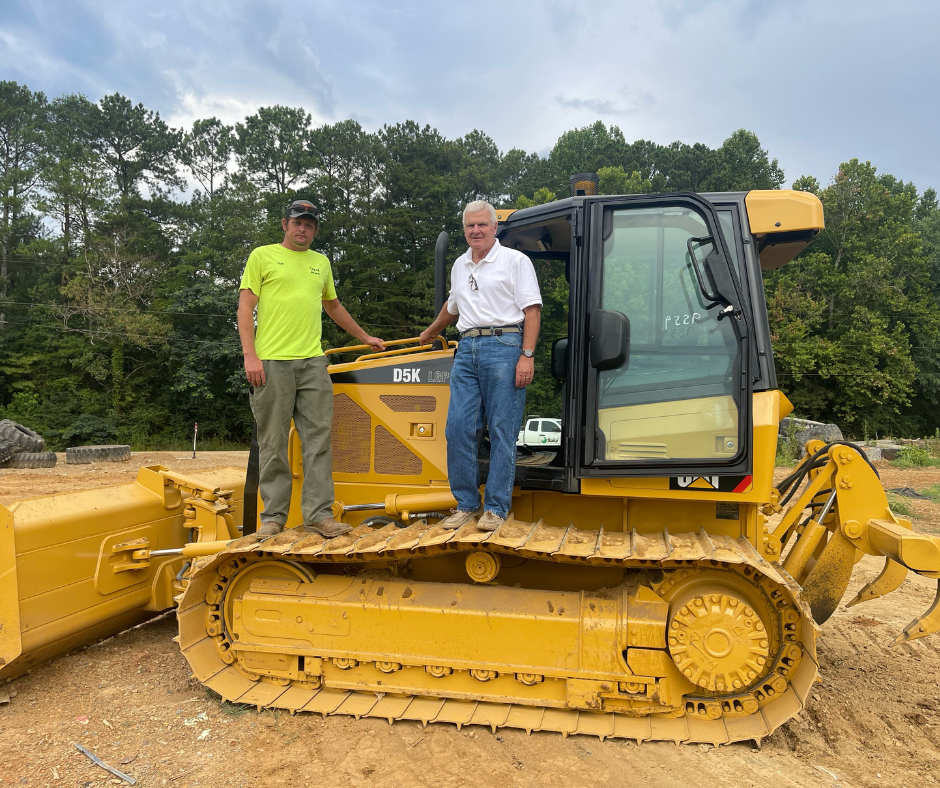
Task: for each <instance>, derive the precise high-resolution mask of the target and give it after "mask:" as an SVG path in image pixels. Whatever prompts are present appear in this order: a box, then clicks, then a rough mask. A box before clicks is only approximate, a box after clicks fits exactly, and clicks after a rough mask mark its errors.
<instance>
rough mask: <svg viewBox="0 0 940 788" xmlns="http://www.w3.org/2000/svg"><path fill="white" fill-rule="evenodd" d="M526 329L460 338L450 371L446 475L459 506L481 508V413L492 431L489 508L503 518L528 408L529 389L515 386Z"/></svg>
mask: <svg viewBox="0 0 940 788" xmlns="http://www.w3.org/2000/svg"><path fill="white" fill-rule="evenodd" d="M521 354H522V334H503V335H502V336H498V337H497V336H488V337H473V338H468V339H461V340H460V344H459V345H458V346H457V355H456V358H455V359H454V366H453V369H452V370H451V373H450V408H449V410H448V412H447V429H446V433H445V434H446V436H447V475H448V478H449V480H450V489H451V492H452V493H453V494H454V497H455V498H456V499H457V508H458V509H459V510H460V511H462V512H472V511H475V510H477V509H479V508H480V472H479V466H478V465H477V450H478V448H479V445H480V433H481V432H482V430H483V418H484V415H485V416H486V423H487V426H488V427H489V434H490V470H489V476H488V477H487V481H486V494H485V497H484V499H483V508H484V510H485V511H488V512H493V513H495V514H498V515H499V516H500V517H503V518H505V517H506V515H507V514H509V507H510V506H511V505H512V486H513V481H514V479H515V475H516V438H517V436H518V434H519V427H520V425H521V424H522V414H523V411H524V410H525V389H524V388H521V389H520V388H516V364H517V362H518V361H519V356H520V355H521Z"/></svg>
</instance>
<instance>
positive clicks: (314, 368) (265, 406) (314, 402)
mask: <svg viewBox="0 0 940 788" xmlns="http://www.w3.org/2000/svg"><path fill="white" fill-rule="evenodd" d="M261 363H262V365H263V366H264V377H265V383H264V385H263V386H258V387H256V388H255V389H254V390H253V391H252V393H251V412H252V413H253V414H254V416H255V422H256V423H257V425H258V450H259V458H260V465H261V468H260V488H261V500H262V501H263V502H264V511H263V512H261V522H263V523H264V522H268V521H274V522H277V523H280V524H281V525H285V524H286V523H287V513H288V511H289V510H290V498H291V482H292V478H291V469H290V465H289V464H288V461H287V440H288V437H289V435H290V421H291V419H293V420H294V426H295V427H296V428H297V433H298V435H299V436H300V443H301V446H302V449H303V463H304V482H303V494H302V496H301V499H300V507H301V512H302V513H303V518H304V522H305V523H318V522H320V520H325V519H326V518H327V517H330V516H332V506H333V467H332V466H333V458H332V453H331V451H330V427H331V426H332V423H333V384H332V383H331V381H330V376H329V374H328V373H327V371H326V368H327V366H328V362H327V359H326V356H314V357H313V358H299V359H292V360H289V361H274V360H270V359H269V360H262V362H261Z"/></svg>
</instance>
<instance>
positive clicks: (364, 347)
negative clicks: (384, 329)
mask: <svg viewBox="0 0 940 788" xmlns="http://www.w3.org/2000/svg"><path fill="white" fill-rule="evenodd" d="M434 339H435V341H436V340H440V341H441V344H442V345H443V346H444V347H445V348H447V347H449V343H448V342H447V340H446V339H445V338H444V336H443V335H442V334H438V335H437V336H436V337H435V338H434ZM419 341H420V337H411V338H409V339H389V340H387V341H386V342H385V343H384V344H385V346H386V347H388V346H389V345H404V344H407V343H411V342H419ZM370 347H371V345H349V346H348V347H335V348H330V349H329V350H327V351H325V353H324V355H326V356H330V355H333V354H335V353H353V352H355V351H358V350H368V349H369V348H370ZM433 348H434V345H433V344H431V345H418V346H417V347H409V348H402V349H400V350H382V351H379V352H378V353H366V354H365V355H362V356H359V357H358V358H357V359H356V361H359V360H360V359H363V358H387V357H389V356H400V355H403V354H405V353H415V352H417V351H419V350H432V349H433Z"/></svg>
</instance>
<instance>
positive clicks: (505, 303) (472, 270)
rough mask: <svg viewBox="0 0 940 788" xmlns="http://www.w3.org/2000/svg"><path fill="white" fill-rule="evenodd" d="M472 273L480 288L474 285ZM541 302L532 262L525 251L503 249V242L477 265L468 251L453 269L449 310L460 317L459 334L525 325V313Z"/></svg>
mask: <svg viewBox="0 0 940 788" xmlns="http://www.w3.org/2000/svg"><path fill="white" fill-rule="evenodd" d="M471 274H472V275H473V278H474V280H475V281H476V284H477V287H476V289H473V287H472V286H471V284H470V275H471ZM541 303H542V294H541V293H540V292H539V282H538V279H537V278H536V276H535V268H534V267H533V266H532V261H531V260H530V259H529V258H528V257H526V256H525V255H524V254H522V252H517V251H516V250H515V249H509V248H507V247H505V246H501V245H500V243H499V241H496V242H495V243H494V244H493V248H492V249H490V251H489V252H487V254H486V257H484V258H483V259H482V260H480V262H479V263H474V262H473V250H471V249H467V251H466V252H465V253H464V254H462V255H460V257H458V258H457V260H456V262H454V267H453V268H451V271H450V295H449V296H448V297H447V311H448V312H450V313H451V314H452V315H457V314H459V315H460V317H459V318H458V319H457V330H458V331H466V330H467V329H470V328H488V327H490V326H511V325H515V324H517V323H522V321H523V320H524V319H525V313H524V312H523V311H522V310H523V309H525V308H526V307H527V306H532V305H533V304H539V305H541Z"/></svg>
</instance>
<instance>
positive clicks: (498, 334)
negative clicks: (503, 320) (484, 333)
mask: <svg viewBox="0 0 940 788" xmlns="http://www.w3.org/2000/svg"><path fill="white" fill-rule="evenodd" d="M502 335H503V329H501V328H494V329H493V336H494V337H501V336H502Z"/></svg>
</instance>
